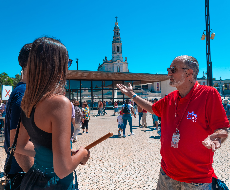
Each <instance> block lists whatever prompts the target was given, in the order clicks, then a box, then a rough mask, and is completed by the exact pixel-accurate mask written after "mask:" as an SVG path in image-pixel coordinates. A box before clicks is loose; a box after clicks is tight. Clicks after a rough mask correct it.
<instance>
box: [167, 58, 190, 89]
mask: <svg viewBox="0 0 230 190" xmlns="http://www.w3.org/2000/svg"><path fill="white" fill-rule="evenodd" d="M187 70H188V68H186V66H185V64H184V63H183V62H182V60H176V59H174V60H173V62H172V64H171V65H170V68H169V69H168V76H170V83H169V85H170V86H172V87H178V86H181V85H182V84H183V83H184V82H185V79H186V71H187Z"/></svg>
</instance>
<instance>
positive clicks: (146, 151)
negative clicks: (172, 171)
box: [0, 111, 230, 190]
mask: <svg viewBox="0 0 230 190" xmlns="http://www.w3.org/2000/svg"><path fill="white" fill-rule="evenodd" d="M107 112H108V114H107V115H105V116H99V117H93V116H91V120H90V121H89V133H88V134H86V133H84V134H81V133H80V134H79V135H78V141H77V142H76V143H74V144H73V149H77V148H79V146H86V145H88V144H90V143H91V142H93V141H94V140H96V139H98V138H100V137H101V136H103V135H105V134H107V133H108V132H112V133H114V136H113V137H111V138H109V139H107V140H106V141H104V142H102V143H101V144H99V145H97V146H96V147H94V148H92V149H91V150H90V152H91V157H90V159H89V161H88V163H87V164H86V165H85V166H78V167H77V169H76V172H77V176H78V183H79V189H80V190H96V189H101V190H107V189H108V190H109V189H114V190H115V189H116V190H128V189H130V190H137V189H143V190H144V189H148V190H153V189H156V185H157V180H158V175H159V170H160V160H161V156H160V138H159V135H158V134H157V132H156V130H153V127H152V119H151V116H150V115H149V114H148V116H147V123H148V126H149V127H148V128H147V129H146V130H144V129H143V128H139V127H138V118H136V119H135V118H133V126H134V127H133V132H134V133H135V135H132V136H130V132H129V125H128V126H127V128H126V138H119V137H118V135H117V130H118V128H117V116H112V114H113V113H112V111H107ZM229 150H230V140H229V138H228V139H227V140H226V142H225V143H224V144H223V145H222V147H221V149H220V150H217V151H216V153H215V157H214V169H215V172H216V174H217V176H218V177H219V178H220V179H221V180H223V181H224V182H225V183H226V185H227V186H229V187H230V179H229V176H230V154H229ZM4 161H5V153H4V149H3V143H2V142H1V138H0V169H1V171H3V165H4Z"/></svg>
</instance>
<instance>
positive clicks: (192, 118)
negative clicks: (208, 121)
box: [187, 111, 197, 122]
mask: <svg viewBox="0 0 230 190" xmlns="http://www.w3.org/2000/svg"><path fill="white" fill-rule="evenodd" d="M187 119H191V120H192V122H196V120H197V115H196V114H194V111H192V112H191V113H189V112H188V115H187Z"/></svg>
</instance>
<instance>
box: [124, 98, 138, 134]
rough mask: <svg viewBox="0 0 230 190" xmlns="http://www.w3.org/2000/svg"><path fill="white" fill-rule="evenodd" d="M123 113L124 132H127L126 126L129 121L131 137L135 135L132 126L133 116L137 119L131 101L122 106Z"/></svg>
mask: <svg viewBox="0 0 230 190" xmlns="http://www.w3.org/2000/svg"><path fill="white" fill-rule="evenodd" d="M122 113H123V117H122V119H123V123H124V129H123V131H125V128H126V125H127V121H128V122H129V126H130V133H131V134H130V135H134V133H133V126H132V114H133V115H134V117H135V118H136V115H135V114H134V111H133V106H132V105H131V104H129V100H128V99H127V100H126V102H125V104H123V106H122ZM123 137H126V136H125V135H123Z"/></svg>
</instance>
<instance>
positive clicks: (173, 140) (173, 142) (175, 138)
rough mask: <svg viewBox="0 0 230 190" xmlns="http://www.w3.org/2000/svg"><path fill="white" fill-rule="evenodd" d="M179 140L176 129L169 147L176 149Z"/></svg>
mask: <svg viewBox="0 0 230 190" xmlns="http://www.w3.org/2000/svg"><path fill="white" fill-rule="evenodd" d="M179 140H180V133H179V130H178V129H177V130H176V132H175V133H173V136H172V141H171V147H173V148H178V143H179Z"/></svg>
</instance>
